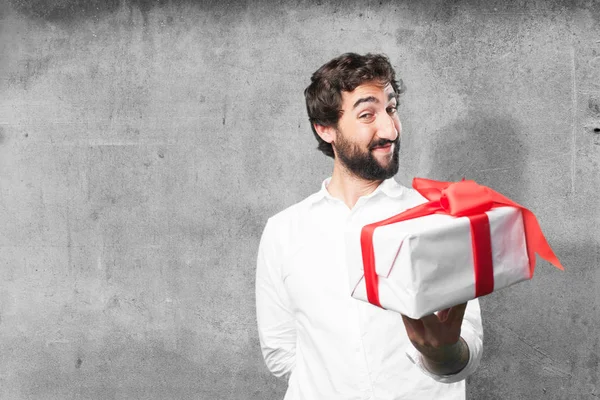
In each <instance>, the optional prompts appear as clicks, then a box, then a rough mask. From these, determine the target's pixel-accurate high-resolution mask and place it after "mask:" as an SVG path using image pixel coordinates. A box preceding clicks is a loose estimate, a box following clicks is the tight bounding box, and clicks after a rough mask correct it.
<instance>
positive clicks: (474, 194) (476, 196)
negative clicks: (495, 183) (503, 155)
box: [440, 181, 494, 217]
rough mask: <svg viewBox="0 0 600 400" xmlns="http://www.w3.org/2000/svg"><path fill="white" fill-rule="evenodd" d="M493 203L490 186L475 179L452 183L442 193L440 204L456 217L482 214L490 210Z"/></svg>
mask: <svg viewBox="0 0 600 400" xmlns="http://www.w3.org/2000/svg"><path fill="white" fill-rule="evenodd" d="M493 205H494V201H493V199H492V195H491V193H490V191H489V190H488V188H486V187H485V186H481V185H478V184H477V183H476V182H475V181H460V182H456V183H452V184H450V185H449V186H448V187H447V188H445V189H443V190H442V191H441V195H440V206H441V207H442V208H443V209H444V211H445V212H446V213H448V214H450V215H452V216H454V217H464V216H466V215H475V214H481V213H484V212H486V211H488V210H490V209H491V208H492V206H493Z"/></svg>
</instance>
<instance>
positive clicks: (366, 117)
mask: <svg viewBox="0 0 600 400" xmlns="http://www.w3.org/2000/svg"><path fill="white" fill-rule="evenodd" d="M372 116H373V114H371V113H364V114H360V115H359V116H358V118H360V119H369V118H371V117H372Z"/></svg>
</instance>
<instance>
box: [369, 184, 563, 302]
mask: <svg viewBox="0 0 600 400" xmlns="http://www.w3.org/2000/svg"><path fill="white" fill-rule="evenodd" d="M413 188H415V189H416V190H417V191H418V192H419V193H421V195H423V196H424V197H425V198H426V199H427V200H429V202H427V203H424V204H421V205H419V206H417V207H413V208H410V209H408V210H406V211H404V212H403V213H400V214H398V215H395V216H393V217H391V218H388V219H385V220H383V221H379V222H375V223H372V224H369V225H365V226H364V227H363V228H362V231H361V235H360V242H361V248H362V257H363V268H364V275H365V285H366V288H367V298H368V300H369V303H371V304H374V305H376V306H379V307H381V304H380V303H379V286H378V276H377V273H376V272H375V253H374V252H373V233H374V232H375V229H376V228H378V227H380V226H385V225H390V224H394V223H397V222H400V221H406V220H409V219H414V218H419V217H424V216H426V215H431V214H446V215H451V216H454V217H468V218H469V220H470V222H471V233H472V234H471V238H472V241H473V260H474V264H475V297H479V296H483V295H485V294H488V293H490V292H492V291H493V287H494V275H493V266H492V252H491V238H490V231H489V220H488V219H487V214H485V211H488V210H490V209H492V208H495V207H504V206H511V207H516V208H519V209H521V211H522V214H523V226H524V230H525V239H526V242H527V255H528V257H529V274H530V278H531V277H532V276H533V271H534V269H535V254H536V253H537V254H539V255H540V257H542V258H543V259H545V260H546V261H548V262H549V263H551V264H553V265H554V266H555V267H557V268H558V269H560V270H563V269H564V268H563V266H562V265H561V264H560V261H558V258H557V257H556V255H555V254H554V252H553V251H552V249H551V248H550V245H549V244H548V242H547V241H546V238H545V237H544V234H543V233H542V229H541V228H540V225H539V223H538V221H537V219H536V218H535V215H534V214H533V213H532V212H531V211H529V210H528V209H526V208H525V207H523V206H521V205H519V204H517V203H515V202H514V201H512V200H510V199H509V198H507V197H505V196H503V195H501V194H500V193H498V192H495V191H494V190H492V189H490V188H488V187H486V186H481V185H479V184H477V183H476V182H474V181H465V180H462V181H460V182H441V181H434V180H431V179H425V178H414V179H413Z"/></svg>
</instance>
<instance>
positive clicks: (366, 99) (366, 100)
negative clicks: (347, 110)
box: [352, 96, 379, 108]
mask: <svg viewBox="0 0 600 400" xmlns="http://www.w3.org/2000/svg"><path fill="white" fill-rule="evenodd" d="M361 103H379V100H377V98H376V97H374V96H369V97H363V98H360V99H358V100H356V102H355V103H354V105H353V106H352V108H356V107H358V105H359V104H361Z"/></svg>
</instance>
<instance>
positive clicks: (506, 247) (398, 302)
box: [346, 207, 531, 319]
mask: <svg viewBox="0 0 600 400" xmlns="http://www.w3.org/2000/svg"><path fill="white" fill-rule="evenodd" d="M486 214H487V215H488V218H489V222H490V235H491V245H492V260H493V276H494V291H496V290H498V289H501V288H504V287H507V286H510V285H512V284H515V283H517V282H520V281H523V280H526V279H530V278H531V276H530V268H529V258H528V256H527V245H526V241H525V234H524V230H523V218H522V214H521V210H520V209H518V208H514V207H498V208H494V209H491V210H489V211H487V212H486ZM361 229H362V227H358V228H357V229H353V230H350V231H348V232H347V235H346V243H347V262H348V267H349V278H350V290H351V293H352V297H354V298H356V299H359V300H363V301H368V299H367V291H366V286H365V279H364V273H363V261H362V260H363V259H362V250H361V245H360V232H361ZM373 250H374V254H375V271H376V273H377V275H378V281H379V284H378V287H379V301H380V304H381V306H382V307H383V308H385V309H388V310H394V311H397V312H399V313H401V314H404V315H406V316H408V317H411V318H414V319H418V318H421V317H423V316H425V315H428V314H432V313H433V312H436V311H439V310H443V309H445V308H448V307H451V306H454V305H457V304H461V303H464V302H466V301H468V300H471V299H473V298H475V275H474V262H473V248H472V242H471V226H470V221H469V219H468V218H467V217H458V218H457V217H452V216H449V215H442V214H433V215H428V216H425V217H420V218H416V219H411V220H408V221H402V222H398V223H394V224H390V225H386V226H380V227H378V228H376V229H375V232H374V234H373Z"/></svg>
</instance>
